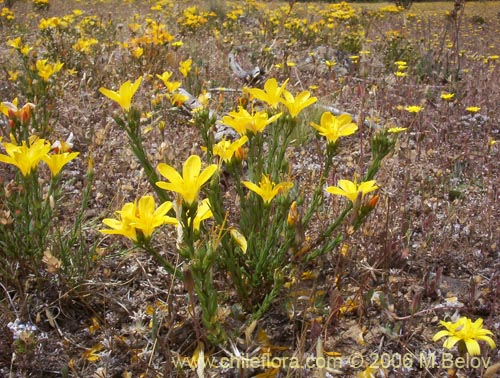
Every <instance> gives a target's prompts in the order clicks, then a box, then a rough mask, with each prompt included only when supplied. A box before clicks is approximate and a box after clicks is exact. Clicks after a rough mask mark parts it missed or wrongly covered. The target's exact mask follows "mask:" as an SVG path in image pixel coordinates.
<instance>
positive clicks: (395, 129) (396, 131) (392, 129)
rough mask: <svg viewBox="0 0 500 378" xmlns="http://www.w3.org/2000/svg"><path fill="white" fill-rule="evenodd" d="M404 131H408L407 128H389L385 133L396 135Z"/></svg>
mask: <svg viewBox="0 0 500 378" xmlns="http://www.w3.org/2000/svg"><path fill="white" fill-rule="evenodd" d="M406 130H408V128H407V127H391V128H390V129H388V130H387V132H388V133H394V134H397V133H401V132H403V131H406Z"/></svg>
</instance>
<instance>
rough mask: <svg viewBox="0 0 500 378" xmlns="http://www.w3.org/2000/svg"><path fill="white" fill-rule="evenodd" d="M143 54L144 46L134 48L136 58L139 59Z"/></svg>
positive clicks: (133, 53)
mask: <svg viewBox="0 0 500 378" xmlns="http://www.w3.org/2000/svg"><path fill="white" fill-rule="evenodd" d="M142 54H144V49H143V48H142V47H136V48H135V49H133V50H132V56H133V57H134V58H136V59H139V58H140V57H141V56H142Z"/></svg>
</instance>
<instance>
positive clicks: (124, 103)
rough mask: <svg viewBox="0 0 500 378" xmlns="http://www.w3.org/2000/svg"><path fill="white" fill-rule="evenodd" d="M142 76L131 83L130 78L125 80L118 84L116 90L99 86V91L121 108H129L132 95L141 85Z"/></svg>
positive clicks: (127, 109) (126, 109)
mask: <svg viewBox="0 0 500 378" xmlns="http://www.w3.org/2000/svg"><path fill="white" fill-rule="evenodd" d="M141 81H142V76H140V77H139V78H138V79H137V80H136V81H135V82H134V83H133V84H132V83H131V82H130V80H127V81H126V82H125V83H123V84H122V85H121V86H120V89H119V90H118V91H112V90H109V89H106V88H103V87H101V88H99V92H101V93H102V94H103V95H104V96H106V97H107V98H109V99H111V100H113V101H115V102H116V103H117V104H118V105H120V106H121V108H122V109H123V110H125V111H129V110H130V106H131V104H132V97H134V94H135V92H136V91H137V89H138V88H139V85H141Z"/></svg>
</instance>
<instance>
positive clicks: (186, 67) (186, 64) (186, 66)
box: [179, 58, 193, 77]
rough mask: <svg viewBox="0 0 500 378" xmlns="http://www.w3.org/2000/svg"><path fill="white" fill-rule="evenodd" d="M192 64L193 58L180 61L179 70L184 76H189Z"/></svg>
mask: <svg viewBox="0 0 500 378" xmlns="http://www.w3.org/2000/svg"><path fill="white" fill-rule="evenodd" d="M192 64H193V60H192V59H191V58H190V59H187V60H185V61H183V62H180V63H179V72H180V73H181V74H182V76H184V77H187V76H188V75H189V72H191V65H192Z"/></svg>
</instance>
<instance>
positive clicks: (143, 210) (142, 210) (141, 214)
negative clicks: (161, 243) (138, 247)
mask: <svg viewBox="0 0 500 378" xmlns="http://www.w3.org/2000/svg"><path fill="white" fill-rule="evenodd" d="M172 206H173V204H172V202H170V201H166V202H164V203H162V204H161V205H160V206H159V207H158V208H157V209H156V210H155V207H156V205H155V200H154V198H153V197H152V196H143V197H141V199H139V203H138V205H137V208H136V217H135V219H134V220H133V222H131V223H130V226H132V227H135V228H136V229H138V230H140V231H141V233H142V235H143V236H144V237H145V238H146V239H150V238H151V236H152V235H153V232H154V230H155V229H156V228H157V227H160V226H161V225H164V224H177V219H176V218H173V217H169V216H167V215H166V214H167V213H168V212H169V211H170V209H171V208H172Z"/></svg>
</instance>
